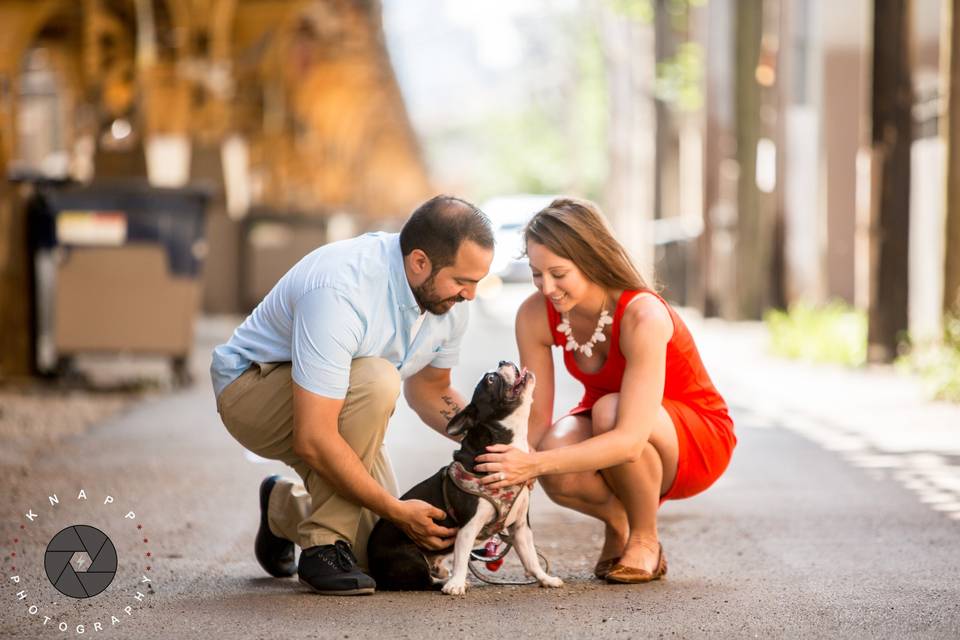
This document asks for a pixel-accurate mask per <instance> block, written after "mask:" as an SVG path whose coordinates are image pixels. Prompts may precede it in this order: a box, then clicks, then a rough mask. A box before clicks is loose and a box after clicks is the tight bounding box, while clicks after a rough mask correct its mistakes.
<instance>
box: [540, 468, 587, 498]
mask: <svg viewBox="0 0 960 640" xmlns="http://www.w3.org/2000/svg"><path fill="white" fill-rule="evenodd" d="M578 475H579V474H576V473H563V474H558V475H550V476H540V478H539V481H540V484H541V486H543V490H544V491H546V492H547V495H548V496H550V497H551V498H552V499H554V500H556V499H557V498H567V497H575V496H577V495H579V493H580V489H581V488H582V486H583V483H582V482H581V481H580V479H579V478H578V477H577V476H578Z"/></svg>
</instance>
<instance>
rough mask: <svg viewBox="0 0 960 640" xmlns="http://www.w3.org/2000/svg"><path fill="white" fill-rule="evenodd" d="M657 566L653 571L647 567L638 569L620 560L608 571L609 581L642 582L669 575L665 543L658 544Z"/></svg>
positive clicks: (620, 582)
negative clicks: (621, 562) (664, 552)
mask: <svg viewBox="0 0 960 640" xmlns="http://www.w3.org/2000/svg"><path fill="white" fill-rule="evenodd" d="M658 546H659V549H658V554H657V568H656V570H654V572H653V573H650V572H649V571H647V570H646V569H637V568H636V567H628V566H626V565H623V564H620V563H619V562H618V563H617V564H615V565H613V567H612V568H611V569H610V571H609V572H607V582H616V583H618V584H642V583H645V582H652V581H653V580H659V579H660V578H662V577H663V576H665V575H667V557H666V556H665V555H663V545H658Z"/></svg>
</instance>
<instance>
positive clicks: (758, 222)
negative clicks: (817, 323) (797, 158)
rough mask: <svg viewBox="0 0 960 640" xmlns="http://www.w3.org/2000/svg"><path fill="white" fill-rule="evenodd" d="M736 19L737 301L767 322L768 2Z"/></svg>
mask: <svg viewBox="0 0 960 640" xmlns="http://www.w3.org/2000/svg"><path fill="white" fill-rule="evenodd" d="M734 16H735V19H736V27H735V33H736V42H735V44H734V46H735V50H736V54H735V55H736V71H735V76H734V86H735V96H736V136H737V164H738V165H739V168H740V172H739V177H738V181H737V225H736V234H737V240H736V258H735V259H736V270H735V273H736V295H737V316H738V317H739V318H743V319H746V318H750V319H756V318H759V317H760V316H761V314H762V313H763V309H764V306H765V303H766V300H767V296H768V282H769V278H770V256H771V250H772V246H771V240H772V238H771V235H770V234H769V233H766V231H767V228H768V226H769V225H768V224H766V221H765V220H764V213H765V209H766V208H765V207H763V206H762V205H761V197H760V196H761V194H760V191H759V189H757V183H756V174H757V141H758V140H759V138H760V133H761V121H760V104H761V95H760V85H759V84H758V83H757V78H756V72H757V63H758V62H759V58H760V36H761V33H762V24H763V22H762V21H763V0H739V1H738V2H737V3H736V9H735V13H734Z"/></svg>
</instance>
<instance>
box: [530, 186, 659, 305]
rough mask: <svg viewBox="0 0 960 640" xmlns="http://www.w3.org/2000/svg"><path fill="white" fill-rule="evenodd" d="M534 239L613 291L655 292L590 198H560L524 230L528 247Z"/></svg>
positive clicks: (532, 219) (538, 214)
mask: <svg viewBox="0 0 960 640" xmlns="http://www.w3.org/2000/svg"><path fill="white" fill-rule="evenodd" d="M530 241H533V242H536V243H538V244H542V245H543V246H545V247H546V248H547V249H549V250H550V251H552V252H553V253H555V254H556V255H558V256H560V257H561V258H565V259H567V260H570V261H572V262H573V263H574V264H576V265H577V267H578V268H579V269H580V270H581V271H582V272H583V274H584V275H585V276H586V277H587V279H589V280H591V281H593V282H596V283H597V284H599V285H600V286H602V287H605V288H606V289H608V290H610V291H616V290H620V289H629V290H644V291H653V287H651V286H649V285H648V284H647V282H646V280H644V278H643V276H641V275H640V271H639V270H638V269H637V267H636V266H635V265H634V264H633V261H632V260H630V256H629V255H628V254H627V251H626V249H624V248H623V245H622V244H620V243H619V242H618V241H617V239H616V238H614V237H613V232H612V231H611V230H610V227H609V225H608V224H607V221H606V219H605V218H604V217H603V214H602V213H600V208H599V207H598V206H597V205H595V204H594V203H592V202H590V201H589V200H581V199H578V198H569V197H563V198H557V199H556V200H554V201H553V202H551V203H550V204H549V205H548V206H547V207H545V208H543V209H541V210H540V211H538V212H537V213H536V214H534V216H533V218H531V219H530V222H528V223H527V226H526V227H524V229H523V244H524V247H526V245H527V243H528V242H530Z"/></svg>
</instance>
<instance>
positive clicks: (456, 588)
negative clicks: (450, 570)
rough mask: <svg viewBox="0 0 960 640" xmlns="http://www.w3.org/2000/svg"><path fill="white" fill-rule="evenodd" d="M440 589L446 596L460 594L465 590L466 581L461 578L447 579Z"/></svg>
mask: <svg viewBox="0 0 960 640" xmlns="http://www.w3.org/2000/svg"><path fill="white" fill-rule="evenodd" d="M441 591H443V592H444V593H445V594H447V595H448V596H462V595H463V594H464V593H466V592H467V583H466V582H465V581H463V580H447V583H446V584H445V585H443V589H441Z"/></svg>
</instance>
